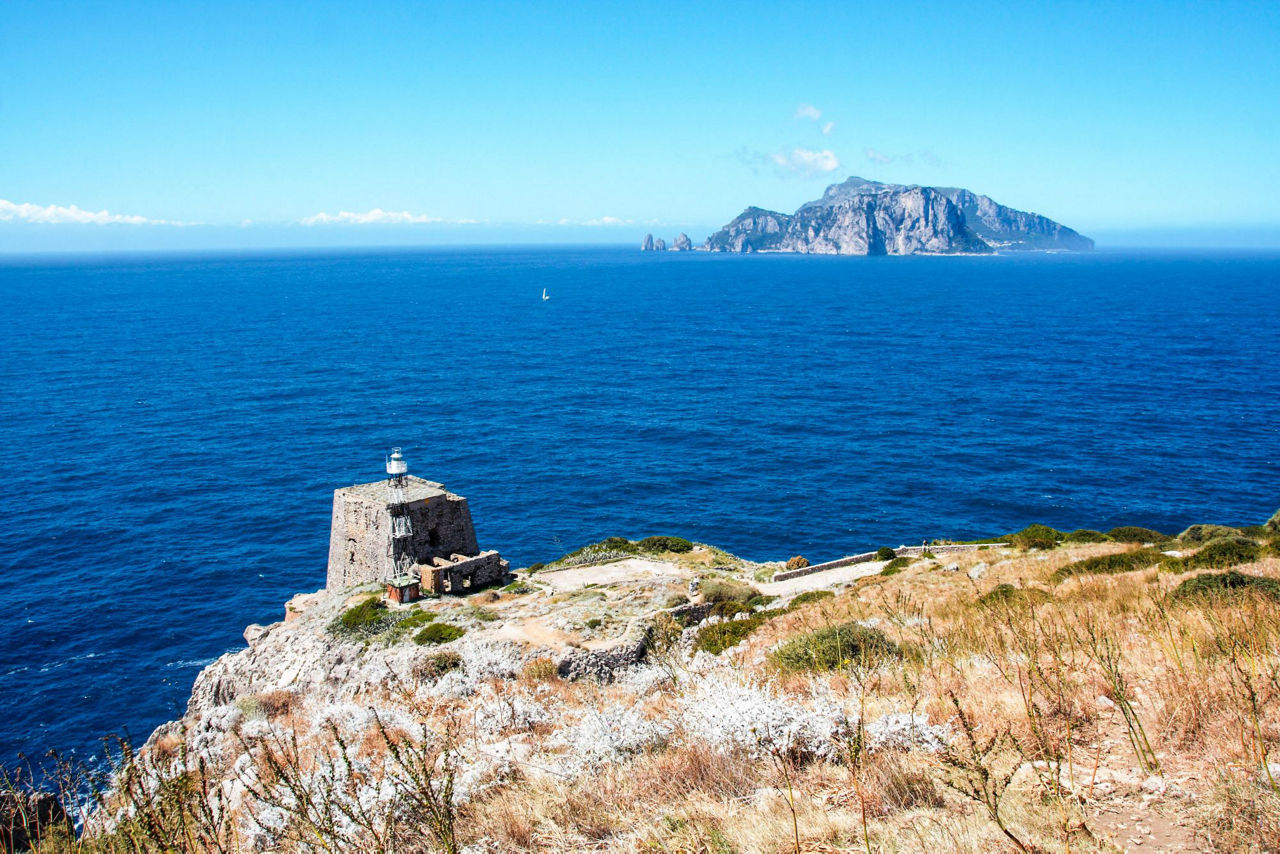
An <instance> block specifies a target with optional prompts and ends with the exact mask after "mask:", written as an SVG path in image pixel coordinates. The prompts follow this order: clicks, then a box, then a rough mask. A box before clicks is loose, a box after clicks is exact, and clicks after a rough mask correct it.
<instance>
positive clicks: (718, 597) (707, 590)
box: [702, 578, 760, 602]
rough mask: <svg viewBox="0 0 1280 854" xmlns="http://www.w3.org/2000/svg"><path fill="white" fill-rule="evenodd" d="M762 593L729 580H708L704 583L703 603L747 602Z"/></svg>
mask: <svg viewBox="0 0 1280 854" xmlns="http://www.w3.org/2000/svg"><path fill="white" fill-rule="evenodd" d="M759 595H760V591H759V590H757V589H755V588H754V587H752V586H751V585H750V584H744V583H743V582H741V581H733V580H731V579H728V578H708V579H705V580H704V581H703V582H702V601H703V602H746V601H747V600H748V599H750V598H752V597H753V596H759Z"/></svg>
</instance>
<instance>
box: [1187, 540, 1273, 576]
mask: <svg viewBox="0 0 1280 854" xmlns="http://www.w3.org/2000/svg"><path fill="white" fill-rule="evenodd" d="M1260 557H1262V549H1261V547H1259V546H1258V544H1257V543H1255V542H1253V541H1252V540H1246V539H1244V538H1243V537H1231V538H1229V539H1220V540H1214V541H1213V542H1211V543H1209V544H1208V545H1207V546H1205V547H1204V548H1202V549H1201V550H1200V551H1198V552H1196V553H1195V554H1193V555H1192V556H1191V557H1189V558H1187V561H1186V563H1187V566H1188V567H1189V568H1191V569H1227V568H1228V567H1232V566H1236V565H1237V564H1242V563H1251V562H1253V561H1255V560H1258V559H1259V558H1260Z"/></svg>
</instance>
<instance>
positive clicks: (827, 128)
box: [822, 122, 836, 136]
mask: <svg viewBox="0 0 1280 854" xmlns="http://www.w3.org/2000/svg"><path fill="white" fill-rule="evenodd" d="M835 129H836V123H835V122H827V123H826V124H825V125H823V126H822V135H823V136H831V132H832V131H833V130H835Z"/></svg>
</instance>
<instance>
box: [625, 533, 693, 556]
mask: <svg viewBox="0 0 1280 854" xmlns="http://www.w3.org/2000/svg"><path fill="white" fill-rule="evenodd" d="M638 545H639V547H640V551H642V552H650V553H653V554H661V553H663V552H675V553H676V554H684V553H685V552H691V551H693V543H691V542H689V541H688V540H686V539H685V538H684V537H645V538H644V539H643V540H641V541H640V542H639V543H638Z"/></svg>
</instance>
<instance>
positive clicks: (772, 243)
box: [703, 176, 1093, 255]
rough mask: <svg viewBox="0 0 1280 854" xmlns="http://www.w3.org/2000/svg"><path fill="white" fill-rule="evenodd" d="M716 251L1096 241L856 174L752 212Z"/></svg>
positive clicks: (856, 251)
mask: <svg viewBox="0 0 1280 854" xmlns="http://www.w3.org/2000/svg"><path fill="white" fill-rule="evenodd" d="M703 248H704V249H707V250H710V251H712V252H799V253H813V254H826V255H925V254H963V253H986V252H994V251H997V250H1070V251H1088V250H1091V249H1093V241H1092V240H1090V239H1089V238H1088V237H1085V236H1084V235H1082V234H1080V233H1079V232H1077V231H1075V230H1074V229H1070V228H1067V227H1066V226H1065V225H1062V224H1060V223H1057V222H1054V221H1053V220H1051V219H1049V218H1048V217H1043V216H1040V215H1039V214H1034V213H1028V212H1026V211H1020V210H1016V209H1014V208H1010V207H1006V206H1005V205H1002V204H1000V203H998V202H996V201H995V200H994V199H992V198H991V197H989V196H983V195H979V194H977V193H974V192H972V191H970V190H965V189H962V188H959V187H923V186H919V185H916V184H912V185H905V184H885V183H881V182H879V181H868V180H866V179H865V178H859V177H856V176H855V177H851V178H849V179H848V180H846V181H844V182H842V183H839V184H832V185H831V186H829V187H827V189H826V191H825V192H824V193H823V194H822V198H820V199H816V200H814V201H812V202H806V203H805V204H803V205H801V206H800V208H799V209H798V210H796V212H795V213H794V214H784V213H779V212H777V211H769V210H765V209H763V208H757V207H750V208H747V209H746V210H745V211H743V212H742V213H741V214H739V215H738V216H737V217H735V218H734V219H733V221H732V222H730V223H729V224H728V225H726V226H724V228H722V229H720V230H719V231H717V232H716V233H715V234H713V235H711V236H710V237H708V238H707V241H706V243H705V244H704V246H703Z"/></svg>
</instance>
